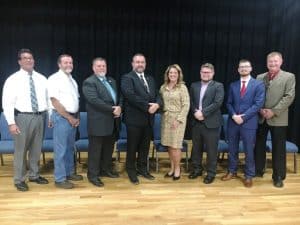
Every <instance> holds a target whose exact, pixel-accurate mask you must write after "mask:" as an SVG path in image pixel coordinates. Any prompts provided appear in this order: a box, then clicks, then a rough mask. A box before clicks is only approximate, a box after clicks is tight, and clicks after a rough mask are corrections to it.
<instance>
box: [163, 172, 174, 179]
mask: <svg viewBox="0 0 300 225" xmlns="http://www.w3.org/2000/svg"><path fill="white" fill-rule="evenodd" d="M173 176H174V173H171V174H169V172H168V173H166V174H165V178H169V177H173Z"/></svg>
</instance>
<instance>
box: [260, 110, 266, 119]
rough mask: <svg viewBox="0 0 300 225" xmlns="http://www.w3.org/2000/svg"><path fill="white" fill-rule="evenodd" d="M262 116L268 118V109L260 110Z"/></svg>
mask: <svg viewBox="0 0 300 225" xmlns="http://www.w3.org/2000/svg"><path fill="white" fill-rule="evenodd" d="M259 113H260V115H261V116H262V117H263V118H265V117H266V109H260V110H259Z"/></svg>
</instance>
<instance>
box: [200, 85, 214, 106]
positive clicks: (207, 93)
mask: <svg viewBox="0 0 300 225" xmlns="http://www.w3.org/2000/svg"><path fill="white" fill-rule="evenodd" d="M213 85H214V81H213V80H212V81H210V82H209V83H208V86H207V88H206V91H205V93H204V95H203V99H202V105H203V102H204V100H205V98H206V96H208V95H209V92H210V90H211V87H212V86H213ZM199 97H200V92H199Z"/></svg>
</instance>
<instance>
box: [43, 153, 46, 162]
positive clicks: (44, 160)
mask: <svg viewBox="0 0 300 225" xmlns="http://www.w3.org/2000/svg"><path fill="white" fill-rule="evenodd" d="M43 164H44V165H45V164H46V158H45V152H43Z"/></svg>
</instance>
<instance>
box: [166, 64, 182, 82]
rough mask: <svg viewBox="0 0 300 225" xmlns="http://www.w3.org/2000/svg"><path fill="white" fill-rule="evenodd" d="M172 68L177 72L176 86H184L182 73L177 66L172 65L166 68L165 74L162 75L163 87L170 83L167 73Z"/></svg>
mask: <svg viewBox="0 0 300 225" xmlns="http://www.w3.org/2000/svg"><path fill="white" fill-rule="evenodd" d="M172 68H174V69H176V70H177V72H178V79H177V84H176V86H177V85H178V86H179V85H181V84H184V81H183V73H182V70H181V68H180V66H179V65H178V64H173V65H170V66H168V68H167V69H166V71H165V74H164V86H166V85H167V84H168V83H169V82H170V79H169V72H170V70H171V69H172Z"/></svg>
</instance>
